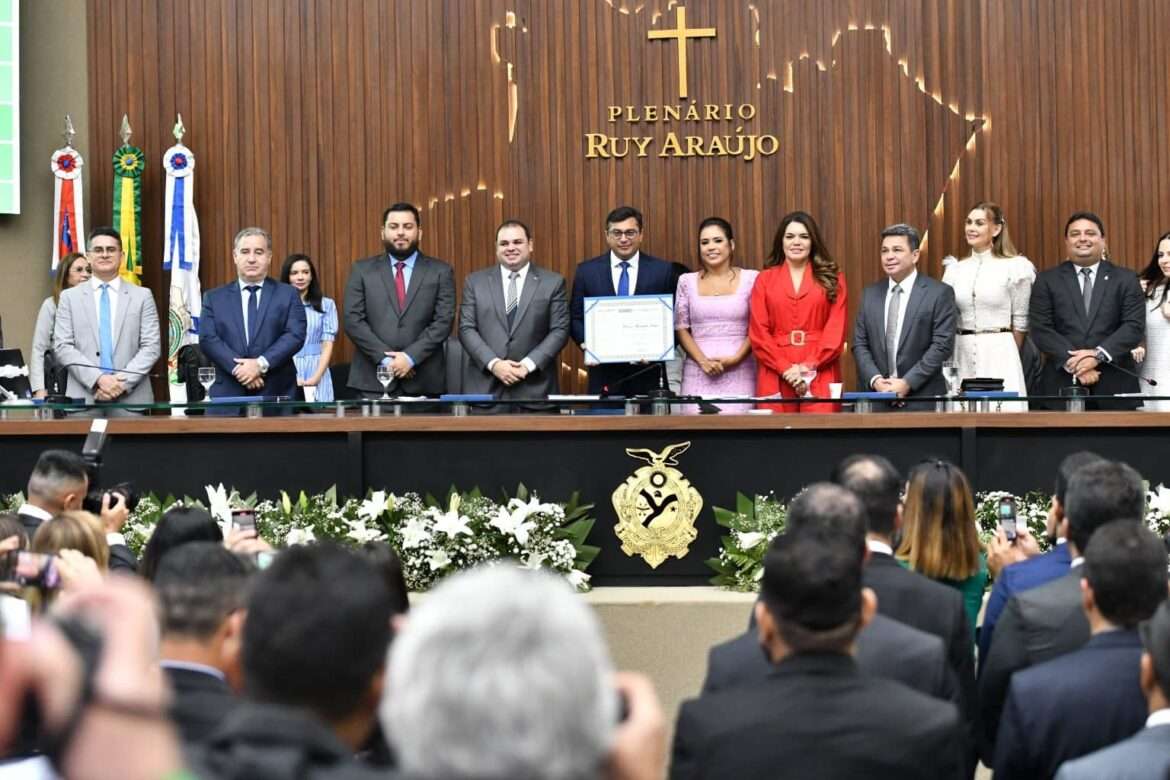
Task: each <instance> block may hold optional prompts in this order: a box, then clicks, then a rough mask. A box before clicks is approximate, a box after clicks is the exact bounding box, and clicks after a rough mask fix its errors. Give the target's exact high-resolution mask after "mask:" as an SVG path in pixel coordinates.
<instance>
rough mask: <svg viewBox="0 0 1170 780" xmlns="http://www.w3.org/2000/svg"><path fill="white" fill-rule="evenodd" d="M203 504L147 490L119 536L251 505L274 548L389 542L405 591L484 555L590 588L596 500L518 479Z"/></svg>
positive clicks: (135, 546)
mask: <svg viewBox="0 0 1170 780" xmlns="http://www.w3.org/2000/svg"><path fill="white" fill-rule="evenodd" d="M205 494H206V503H204V502H203V501H201V500H197V499H193V498H190V497H184V498H182V499H176V498H174V497H173V496H167V497H165V498H160V497H158V496H156V495H154V494H146V495H143V496H142V498H141V499H140V501H139V503H138V506H137V508H136V509H135V510H134V512H132V513H131V515H130V518H129V519H128V520H127V522H126V525H125V526H124V527H123V535H124V536H125V537H126V543H127V544H128V545H129V547H130V548H131V549H132V550H133V551H134V552H135V553H136V554H141V552H142V549H143V548H144V547H145V546H146V542H147V540H149V539H150V536H151V534H152V533H153V532H154V527H155V526H156V525H157V524H158V521H159V518H161V517H162V515H163V514H164V513H165V512H166V511H167V510H169V509H171V508H173V507H176V506H198V507H201V508H204V509H208V511H209V512H210V513H211V515H212V516H213V517H214V518H215V520H216V521H217V522H218V523H219V524H220V527H221V529H222V530H223V531H224V536H225V538H226V537H227V534H228V532H230V531H231V522H232V510H233V509H244V508H249V509H252V510H253V511H254V512H255V514H256V531H257V533H258V534H259V536H260V537H261V538H262V539H264V540H265V541H267V542H268V543H269V544H271V545H272V546H273V547H276V548H281V547H288V546H293V545H300V544H312V543H313V542H318V541H332V542H336V543H338V544H344V545H350V546H361V545H364V544H367V543H370V542H386V543H388V544H389V545H390V546H391V547H392V548H394V550H395V551H396V552H397V553H398V556H399V558H400V559H401V560H402V565H403V570H404V572H405V575H406V582H407V585H408V587H410V589H411V590H426V589H427V588H429V587H431V586H432V585H433V584H434V583H435V582H437V581H438V580H439V579H441V578H442V577H445V576H446V575H448V574H450V573H452V572H454V571H457V570H459V569H463V568H468V567H471V566H474V565H476V564H478V563H485V562H489V561H502V560H508V559H511V560H514V561H515V562H516V563H517V564H518V565H522V566H526V567H529V568H543V569H549V570H552V571H555V572H558V573H560V574H562V575H564V577H565V579H566V580H568V582H569V583H570V584H571V585H572V586H573V587H574V588H577V589H578V590H587V589H588V587H589V575H588V574H587V573H586V572H585V569H586V568H587V567H588V566H589V564H590V563H592V562H593V558H594V557H596V555H597V552H598V548H596V547H592V546H589V545H586V544H585V538H586V537H587V536H588V534H589V531H590V530H591V529H592V527H593V522H594V521H593V519H592V518H590V517H589V511H590V510H591V509H592V508H593V507H592V505H588V504H580V503H579V502H578V498H577V495H576V494H574V495H573V496H571V497H570V499H569V501H568V502H567V503H566V504H560V503H552V502H542V501H541V500H540V499H539V498H538V497H537V496H536V495H535V494H533V495H530V494H529V492H528V490H527V488H525V487H524V486H523V485H520V486H519V488H518V489H517V492H516V495H515V496H514V497H507V496H505V497H504V498H503V500H502V502H497V501H495V500H493V499H490V498H487V497H486V496H484V495H482V494H481V493H480V492H479V490H472V491H469V492H466V493H460V492H458V491H456V490H455V489H454V488H452V489H451V490H450V492H449V493H448V494H447V496H446V498H445V500H444V501H442V502H439V501H437V500H436V499H434V498H432V497H430V496H427V497H426V498H425V499H424V498H422V497H420V496H419V495H418V494H417V493H404V494H402V495H394V494H392V493H389V492H387V491H385V490H377V491H373V492H371V493H370V494H369V495H368V496H367V497H365V498H364V499H363V498H338V496H337V491H336V489H335V488H330V489H329V490H327V491H325V492H324V493H316V494H312V495H310V494H306V493H304V492H301V493H298V494H297V495H296V496H295V497H293V496H292V495H290V494H289V493H287V492H282V493H281V494H280V499H279V500H277V501H271V500H257V498H256V496H255V495H254V494H253V495H249V496H241V495H240V493H239V492H238V491H236V490H234V489H231V488H227V487H225V486H224V485H222V484H219V485H208V486H206V489H205ZM23 501H24V498H23V496H21V495H19V494H15V495H0V507H5V508H10V511H15V510H16V508H17V507H19V506H20V505H21V504H22V503H23Z"/></svg>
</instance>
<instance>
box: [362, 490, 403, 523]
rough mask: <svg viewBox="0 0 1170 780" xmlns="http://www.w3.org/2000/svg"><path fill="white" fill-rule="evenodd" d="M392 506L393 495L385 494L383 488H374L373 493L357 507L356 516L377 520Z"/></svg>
mask: <svg viewBox="0 0 1170 780" xmlns="http://www.w3.org/2000/svg"><path fill="white" fill-rule="evenodd" d="M393 508H394V496H387V494H386V491H385V490H375V491H374V493H373V494H372V495H371V496H370V497H369V498H367V499H366V500H365V501H363V502H362V505H361V506H360V507H358V517H360V518H362V519H363V520H377V519H378V518H379V517H381V516H382V515H384V514H385V513H386V510H388V509H393Z"/></svg>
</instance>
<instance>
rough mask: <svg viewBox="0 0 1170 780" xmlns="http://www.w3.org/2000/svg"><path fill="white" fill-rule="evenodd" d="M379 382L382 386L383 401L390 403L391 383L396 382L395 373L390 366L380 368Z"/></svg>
mask: <svg viewBox="0 0 1170 780" xmlns="http://www.w3.org/2000/svg"><path fill="white" fill-rule="evenodd" d="M378 381H379V382H380V383H381V384H382V398H381V399H380V400H382V401H389V400H391V398H390V383H391V382H393V381H394V372H393V371H391V370H390V366H378Z"/></svg>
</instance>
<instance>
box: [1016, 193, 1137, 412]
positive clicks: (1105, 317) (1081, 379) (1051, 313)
mask: <svg viewBox="0 0 1170 780" xmlns="http://www.w3.org/2000/svg"><path fill="white" fill-rule="evenodd" d="M1064 236H1065V244H1066V247H1067V249H1068V257H1069V259H1068V260H1067V261H1065V262H1064V263H1061V264H1060V265H1058V266H1056V267H1055V268H1050V269H1048V270H1047V271H1042V272H1041V273H1040V274H1039V275H1037V277H1036V282H1035V283H1034V284H1033V285H1032V301H1031V304H1030V307H1029V309H1030V311H1029V314H1028V321H1029V324H1030V325H1031V329H1032V331H1031V332H1032V339H1033V340H1034V341H1035V342H1036V346H1037V347H1039V349H1040V351H1041V352H1042V353H1043V354H1044V369H1043V372H1042V374H1041V380H1040V390H1041V393H1042V394H1043V395H1057V394H1059V392H1060V391H1061V390H1062V389H1064V388H1067V387H1070V386H1071V385H1074V384H1079V385H1081V386H1082V387H1084V388H1085V389H1086V390H1087V391H1088V392H1089V394H1090V395H1093V396H1098V395H1111V394H1115V393H1137V392H1138V391H1139V390H1140V388H1139V387H1138V380H1137V378H1136V377H1135V376H1133V375H1132V372H1134V371H1136V369H1137V365H1136V364H1135V363H1134V361H1133V356H1132V355H1131V354H1130V351H1131V350H1132V349H1133V348H1134V347H1136V346H1138V344H1140V343H1141V342H1142V339H1143V338H1144V337H1145V333H1146V310H1145V302H1146V299H1145V296H1144V294H1143V293H1142V288H1141V285H1140V284H1138V278H1137V274H1135V273H1134V272H1133V271H1131V270H1129V269H1128V268H1122V267H1121V266H1117V265H1114V264H1112V263H1110V262H1109V261H1108V260H1106V259H1104V258H1105V252H1106V248H1105V225H1104V223H1103V222H1102V221H1101V218H1100V217H1099V216H1097V215H1096V214H1093V213H1090V212H1087V211H1078V212H1077V213H1075V214H1073V215H1072V216H1071V217H1069V218H1068V222H1067V223H1065V227H1064ZM1114 363H1116V365H1117V366H1119V367H1120V368H1124V369H1126V370H1127V372H1126V373H1123V372H1122V371H1119V370H1118V369H1116V368H1114V367H1113V366H1112V365H1111V364H1114ZM1048 405H1049V406H1053V403H1052V402H1049V404H1048ZM1140 405H1141V402H1140V401H1138V400H1135V399H1130V398H1121V399H1116V400H1108V401H1104V400H1103V401H1092V400H1090V401H1089V403H1088V408H1089V409H1136V408H1137V407H1138V406H1140ZM1054 408H1061V407H1060V405H1059V402H1057V404H1055V407H1054Z"/></svg>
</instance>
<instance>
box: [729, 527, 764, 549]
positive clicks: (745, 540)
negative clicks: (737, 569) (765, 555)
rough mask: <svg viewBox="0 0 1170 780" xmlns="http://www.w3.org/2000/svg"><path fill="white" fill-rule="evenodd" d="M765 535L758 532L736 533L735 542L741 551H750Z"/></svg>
mask: <svg viewBox="0 0 1170 780" xmlns="http://www.w3.org/2000/svg"><path fill="white" fill-rule="evenodd" d="M764 539H765V535H764V534H763V533H761V532H760V531H736V532H735V542H736V544H738V545H739V549H741V550H750V549H752V548H753V547H755V546H756V545H758V544H759V543H760V542H762V541H764Z"/></svg>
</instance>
